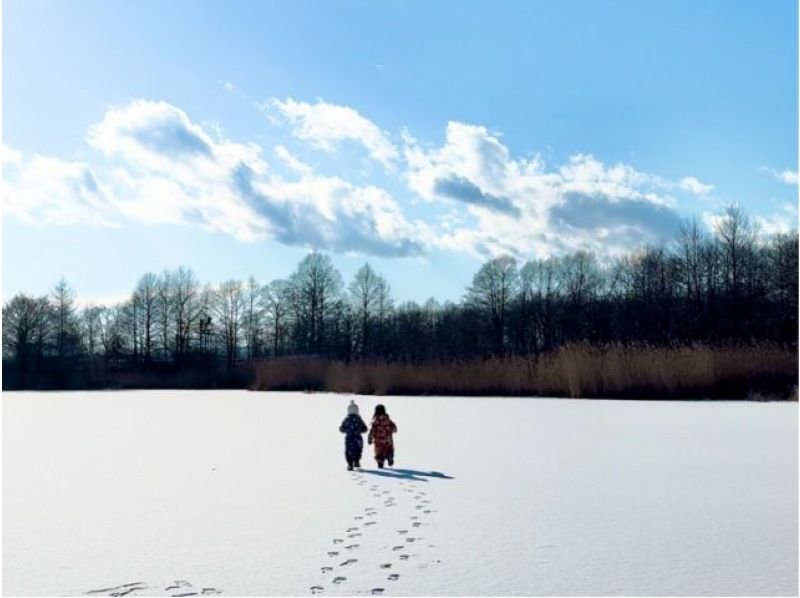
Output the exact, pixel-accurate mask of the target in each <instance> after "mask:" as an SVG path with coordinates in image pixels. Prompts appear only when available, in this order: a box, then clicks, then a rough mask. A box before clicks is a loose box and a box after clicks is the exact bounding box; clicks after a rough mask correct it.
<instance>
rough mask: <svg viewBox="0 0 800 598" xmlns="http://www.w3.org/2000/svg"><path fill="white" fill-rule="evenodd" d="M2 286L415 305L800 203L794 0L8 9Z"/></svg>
mask: <svg viewBox="0 0 800 598" xmlns="http://www.w3.org/2000/svg"><path fill="white" fill-rule="evenodd" d="M3 7H4V8H3V10H4V12H3V145H4V150H3V185H4V190H3V198H4V201H3V208H4V209H3V212H4V213H3V250H4V251H3V255H4V257H3V295H4V298H6V299H7V298H8V297H10V296H11V295H12V294H13V293H15V292H17V291H20V290H26V291H30V292H37V293H41V292H45V291H46V290H47V289H48V288H49V287H50V286H52V284H53V283H54V282H55V281H56V280H57V279H58V277H60V276H61V275H64V276H66V277H67V278H68V280H69V281H70V282H71V283H72V284H73V286H74V287H75V288H76V290H77V292H78V293H79V295H81V296H83V297H86V298H95V299H97V300H104V299H110V298H115V297H119V296H121V295H123V294H124V293H126V292H128V291H129V290H130V288H131V287H132V285H133V284H134V283H135V281H136V279H138V277H139V276H140V275H141V274H143V273H144V272H146V271H148V270H153V271H156V272H158V271H160V270H162V269H164V268H174V267H177V266H179V265H187V266H190V267H192V268H193V269H194V270H195V271H196V272H197V274H198V276H199V278H200V279H201V280H203V281H208V282H212V283H216V282H220V281H222V280H224V279H227V278H231V277H233V278H245V277H247V276H249V275H250V274H252V275H254V276H255V277H256V278H257V279H258V280H260V281H262V282H267V281H269V280H270V279H273V278H278V277H285V276H287V275H288V274H289V273H290V272H291V270H292V269H293V268H294V266H295V264H296V263H297V261H299V259H301V258H302V256H303V255H304V254H305V253H306V252H307V251H308V249H309V248H311V247H315V248H318V249H321V250H325V251H328V252H330V253H331V254H332V255H333V256H334V261H335V262H336V264H337V265H338V266H339V267H340V269H341V270H342V272H343V274H344V275H345V277H346V278H347V277H349V276H350V275H351V274H352V272H354V270H355V269H356V268H357V267H358V266H359V265H360V264H361V263H363V262H364V261H365V260H369V261H370V262H371V263H373V265H374V266H375V267H376V268H377V269H378V270H380V271H382V272H383V273H384V274H385V275H386V276H387V278H388V279H389V281H390V283H391V285H392V288H393V290H394V294H395V295H396V296H397V297H398V298H400V299H416V300H424V299H425V298H426V297H428V296H431V295H432V296H435V297H437V298H440V299H457V298H458V297H459V296H460V295H461V294H462V292H463V289H464V286H465V285H466V284H467V283H468V282H469V279H470V277H471V275H472V273H473V272H474V271H475V269H477V267H478V266H479V264H480V263H481V261H482V260H484V259H486V258H487V257H491V256H496V255H500V254H504V253H511V254H512V255H515V256H516V257H517V258H518V259H519V260H520V261H522V260H525V259H529V258H532V257H544V256H547V255H552V254H559V253H562V252H565V251H573V250H575V249H589V250H592V251H595V252H596V253H597V254H598V255H601V256H613V255H615V254H618V253H620V252H623V251H626V250H629V249H632V248H635V247H638V246H641V245H643V244H645V243H655V242H659V241H661V240H662V239H665V238H669V237H670V235H671V234H672V233H673V232H674V229H675V227H676V226H677V225H678V223H679V222H680V219H681V218H684V217H687V216H692V215H693V216H696V217H698V218H699V219H701V221H703V222H707V223H711V222H713V216H712V215H713V214H714V213H715V212H717V211H718V210H719V208H720V207H721V206H722V205H724V204H725V203H727V202H730V201H737V202H740V203H741V204H743V205H744V207H745V208H746V209H747V210H748V212H749V213H750V214H751V215H752V216H753V217H755V218H756V219H757V220H758V221H759V223H760V224H761V226H762V228H763V229H764V230H765V231H767V232H769V231H777V230H786V229H788V228H792V227H795V226H796V219H797V208H796V205H797V161H798V152H797V126H798V123H797V7H796V3H795V2H791V1H780V0H773V1H770V2H756V1H733V0H725V1H720V2H714V1H692V2H679V1H669V2H658V1H651V2H640V1H635V0H630V1H624V2H622V1H611V0H609V1H604V2H600V1H597V2H590V1H581V2H579V1H565V2H537V1H526V2H503V3H494V2H492V3H490V2H443V1H440V2H435V3H430V2H345V3H333V2H307V3H305V2H247V1H243V0H240V1H237V2H199V1H195V2H155V1H146V2H136V3H132V2H121V1H119V2H116V1H98V2H89V1H72V2H52V1H47V2H39V1H36V0H25V1H22V0H6V2H4V4H3Z"/></svg>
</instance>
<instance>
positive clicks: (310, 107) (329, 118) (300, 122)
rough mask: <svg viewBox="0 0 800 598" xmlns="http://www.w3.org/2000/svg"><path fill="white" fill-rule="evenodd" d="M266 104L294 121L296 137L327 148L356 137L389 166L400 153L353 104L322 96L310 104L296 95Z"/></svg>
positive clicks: (320, 147)
mask: <svg viewBox="0 0 800 598" xmlns="http://www.w3.org/2000/svg"><path fill="white" fill-rule="evenodd" d="M262 107H265V108H269V107H272V108H274V109H276V110H277V111H278V112H279V113H280V115H281V116H283V118H285V119H286V120H287V121H288V122H289V124H291V126H292V132H293V134H294V136H295V137H297V138H298V139H302V140H303V141H308V142H310V143H311V144H312V145H314V146H315V147H317V148H319V149H321V150H323V151H326V152H332V151H334V150H335V149H336V146H337V144H338V143H339V142H341V141H345V140H349V141H356V142H358V143H361V144H362V145H363V146H364V147H365V148H366V149H367V151H368V152H369V154H370V156H372V158H373V159H374V160H376V161H377V162H380V163H381V164H383V166H384V167H385V168H387V169H389V170H391V169H392V168H393V166H394V163H395V161H396V160H397V158H398V157H399V152H398V151H397V148H396V147H395V146H394V144H393V143H392V142H391V141H390V140H389V136H388V135H387V134H386V133H384V132H383V131H381V129H380V128H378V126H377V125H375V123H373V122H372V121H371V120H369V119H367V118H365V117H363V116H362V115H361V114H359V113H358V111H357V110H354V109H353V108H350V107H349V106H340V105H337V104H329V103H327V102H324V101H322V100H318V101H317V103H316V104H310V103H308V102H298V101H295V100H294V99H292V98H287V99H286V100H278V99H274V98H273V99H272V100H270V101H269V102H267V103H265V104H264V105H262Z"/></svg>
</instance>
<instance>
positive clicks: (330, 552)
mask: <svg viewBox="0 0 800 598" xmlns="http://www.w3.org/2000/svg"><path fill="white" fill-rule="evenodd" d="M338 555H339V553H338V552H336V551H335V550H329V551H328V556H338Z"/></svg>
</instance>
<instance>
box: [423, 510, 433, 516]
mask: <svg viewBox="0 0 800 598" xmlns="http://www.w3.org/2000/svg"><path fill="white" fill-rule="evenodd" d="M422 512H423V513H425V514H426V515H427V514H428V513H432V512H433V511H431V510H430V509H425V510H424V511H422Z"/></svg>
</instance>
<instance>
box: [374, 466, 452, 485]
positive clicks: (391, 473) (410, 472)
mask: <svg viewBox="0 0 800 598" xmlns="http://www.w3.org/2000/svg"><path fill="white" fill-rule="evenodd" d="M361 471H362V473H369V474H372V475H377V476H381V477H384V478H394V479H397V480H414V481H415V482H427V481H429V479H428V478H433V479H438V480H453V479H455V478H453V477H452V476H449V475H447V474H445V473H442V472H441V471H418V470H416V469H394V468H392V469H362V470H361Z"/></svg>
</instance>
